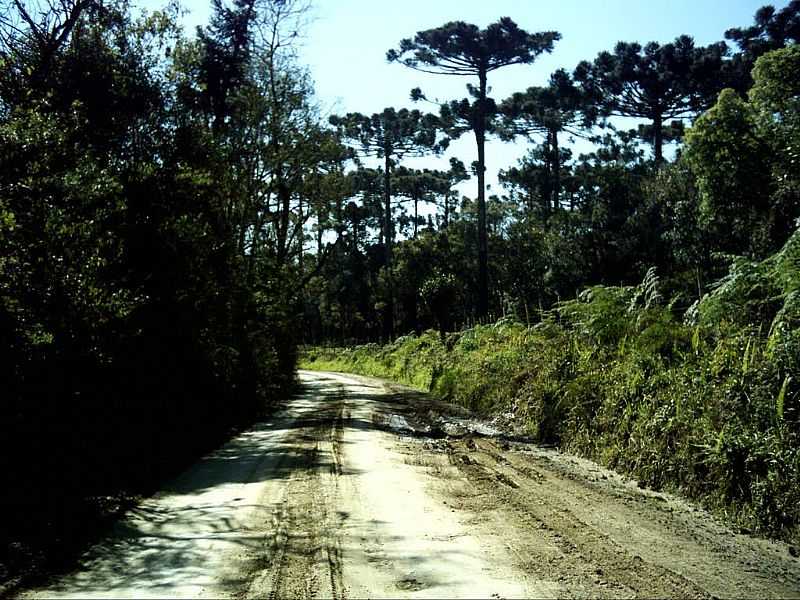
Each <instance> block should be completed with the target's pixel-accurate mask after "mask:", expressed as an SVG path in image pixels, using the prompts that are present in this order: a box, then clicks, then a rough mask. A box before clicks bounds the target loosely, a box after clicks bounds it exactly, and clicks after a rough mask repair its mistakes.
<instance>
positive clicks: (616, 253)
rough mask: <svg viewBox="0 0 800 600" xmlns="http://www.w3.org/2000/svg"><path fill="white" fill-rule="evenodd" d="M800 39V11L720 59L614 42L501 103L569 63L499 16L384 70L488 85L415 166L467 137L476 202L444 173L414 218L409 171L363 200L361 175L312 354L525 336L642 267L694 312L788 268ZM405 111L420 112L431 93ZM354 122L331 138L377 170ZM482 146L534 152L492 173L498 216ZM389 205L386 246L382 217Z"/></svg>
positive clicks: (395, 174)
mask: <svg viewBox="0 0 800 600" xmlns="http://www.w3.org/2000/svg"><path fill="white" fill-rule="evenodd" d="M798 27H800V2H798V1H797V0H794V1H793V2H790V3H789V5H788V6H786V7H785V8H783V9H780V10H777V9H774V8H772V7H769V6H767V7H764V8H762V9H760V10H759V11H758V12H757V13H756V15H755V22H754V24H753V25H752V26H750V27H743V28H737V29H731V30H729V31H727V32H725V38H726V40H727V41H721V42H717V43H713V44H710V45H708V46H702V47H701V46H698V45H696V44H695V42H694V40H693V39H692V38H691V37H690V36H688V35H681V36H678V37H677V38H676V39H675V40H674V41H673V42H670V43H666V44H658V43H655V42H651V43H648V44H644V45H642V44H640V43H638V42H620V43H618V44H617V45H616V46H615V47H614V48H613V49H612V50H610V51H604V52H600V53H599V54H598V55H597V56H596V57H595V58H593V59H591V60H586V61H583V62H581V63H580V64H578V65H577V66H576V67H575V68H574V70H573V71H572V72H569V71H567V70H565V69H559V70H558V71H556V72H555V73H553V75H552V77H551V78H550V80H549V82H548V83H547V84H546V85H544V86H528V87H526V86H524V85H523V86H520V87H522V88H523V89H524V91H520V92H518V93H515V94H512V95H511V96H510V97H508V98H506V99H503V100H495V99H493V98H491V97H490V96H489V88H488V84H487V77H488V75H489V74H490V73H491V72H492V71H493V70H495V69H498V68H501V67H504V66H506V65H512V64H529V63H531V62H533V61H534V60H535V59H536V57H537V56H539V55H540V54H542V53H543V52H555V53H557V52H558V40H559V39H560V35H559V34H558V33H557V32H540V33H528V32H525V31H523V30H522V29H520V28H519V27H518V26H517V25H516V24H515V23H514V22H513V21H512V20H511V19H508V18H503V19H500V20H499V21H498V22H497V23H494V24H492V25H490V26H488V27H487V28H486V29H479V28H477V27H476V26H474V25H470V24H467V23H463V22H452V23H447V24H445V25H443V26H442V27H439V28H436V29H431V30H426V31H420V32H418V33H417V34H416V35H415V36H414V37H413V38H408V39H404V40H402V41H401V42H400V44H399V46H398V47H397V48H396V49H392V50H390V51H389V52H388V54H387V59H388V61H389V62H390V63H395V64H398V63H399V64H400V65H404V66H407V67H410V68H412V69H415V70H417V71H420V72H422V73H431V74H445V75H448V74H449V75H461V76H474V78H475V80H476V81H475V83H473V82H470V83H468V84H467V89H468V92H469V94H470V97H469V98H467V99H464V100H455V101H446V102H441V103H438V102H437V103H438V106H437V108H438V110H436V111H434V113H433V114H431V115H429V117H428V124H429V127H430V128H431V131H430V132H429V134H428V135H429V142H430V143H429V145H428V146H417V147H416V149H417V151H418V152H426V151H431V150H430V149H432V147H433V144H434V139H436V140H439V141H438V142H437V143H438V144H439V147H438V148H439V150H441V149H442V148H445V149H446V147H447V142H448V140H450V139H455V138H456V137H459V136H460V135H462V134H463V133H466V132H469V133H471V135H474V136H475V139H476V142H477V154H476V156H477V160H476V161H475V162H474V163H473V164H472V166H471V174H472V175H474V176H476V178H477V180H478V190H477V195H476V196H475V197H472V198H470V197H467V196H463V197H461V198H454V194H453V191H452V190H453V188H452V186H453V185H454V184H455V183H457V182H458V181H462V180H463V179H465V178H467V176H468V173H467V169H464V170H463V171H462V172H461V173H460V174H459V173H458V172H457V170H456V171H453V172H451V173H450V174H449V175H447V174H443V173H441V174H437V175H436V177H435V178H436V179H437V180H438V182H439V183H438V186H439V187H438V190H440V191H434V189H435V188H437V186H436V185H434V186H433V187H431V182H429V183H427V184H424V185H427V186H428V187H427V189H428V190H430V191H428V192H427V198H428V201H429V202H432V203H433V204H432V206H434V207H435V208H434V212H433V214H432V215H431V214H429V215H427V216H426V218H420V217H419V214H418V211H417V210H416V203H418V199H415V196H414V195H411V196H408V195H404V194H405V193H407V192H402V193H401V192H400V190H401V188H402V187H403V185H406V186H407V184H408V181H409V180H408V172H407V170H406V169H405V168H404V167H402V166H401V165H400V164H399V161H396V160H394V159H392V158H391V154H389V153H387V152H384V153H383V154H381V156H384V157H385V165H384V166H383V182H381V180H380V179H377V178H372V179H370V180H369V183H368V184H367V185H365V181H366V180H365V178H364V176H363V174H364V173H366V172H369V169H366V168H365V167H363V166H362V165H361V164H356V165H354V166H355V170H354V176H353V179H352V180H351V184H352V188H351V191H352V196H351V199H350V201H351V202H353V203H354V206H358V207H360V208H361V209H363V210H364V211H366V213H364V214H365V215H366V214H370V215H372V219H373V221H370V220H369V219H368V218H365V217H364V216H362V215H361V213H359V215H358V217H357V218H359V219H362V218H365V220H363V221H362V223H363V229H361V230H359V231H360V233H359V234H358V236H356V237H351V236H350V234H349V233H348V232H350V231H354V229H353V227H352V223H351V222H350V221H349V219H351V218H354V215H355V214H356V213H355V212H354V211H352V210H351V211H348V212H342V213H341V215H342V217H343V218H344V220H345V221H346V222H345V223H341V224H340V225H339V228H338V230H337V231H338V232H339V233H340V235H339V236H338V237H337V239H344V238H347V239H348V240H349V243H344V242H342V243H339V244H337V245H336V248H335V251H334V254H333V255H332V256H331V260H330V261H328V263H327V264H326V265H324V266H323V268H322V270H321V271H320V273H319V275H318V276H316V277H313V278H312V280H311V286H310V287H309V288H308V291H309V293H308V294H307V295H306V308H305V314H306V317H307V320H306V324H307V327H306V329H305V341H307V342H321V341H329V342H333V343H342V342H353V341H375V340H379V339H384V340H385V339H387V337H391V332H394V335H399V334H405V333H409V332H412V331H417V332H419V331H421V330H423V329H426V328H429V327H440V326H441V327H445V328H447V329H452V328H455V327H458V326H462V325H464V324H468V323H474V322H476V321H485V320H487V319H488V320H491V319H495V318H499V317H501V316H507V315H513V316H515V317H516V318H519V319H521V320H522V321H524V322H528V323H532V322H536V321H537V320H538V319H539V318H540V315H541V314H542V311H546V310H548V309H549V308H551V307H553V306H554V305H555V304H556V303H558V302H559V301H563V300H568V299H570V298H574V297H575V296H576V294H577V293H579V292H580V291H581V290H582V289H583V288H585V287H586V286H590V285H595V284H606V285H631V284H635V283H637V282H639V281H641V280H642V278H643V277H644V275H645V273H646V272H647V270H648V269H649V268H650V267H656V269H657V272H658V273H659V276H660V277H661V279H662V281H663V282H664V285H666V287H667V292H668V293H669V294H670V295H671V297H674V298H675V306H676V307H683V308H686V307H687V306H689V305H690V304H691V303H692V302H694V301H696V300H698V299H699V298H700V297H701V296H702V295H703V294H704V293H706V292H707V291H708V290H709V288H708V286H709V285H710V284H711V283H712V282H713V281H715V280H716V279H717V278H718V277H720V276H721V275H722V274H724V273H725V272H726V271H727V266H728V265H729V264H730V257H732V256H745V257H748V258H750V259H763V258H765V257H766V256H768V255H769V254H771V253H773V252H775V251H777V250H778V249H779V248H781V247H782V245H783V244H784V243H785V242H786V240H787V239H788V238H789V236H790V235H791V233H792V232H793V231H794V230H795V229H796V227H797V224H798V222H797V219H798V218H800V197H799V196H798V179H797V173H798V172H800V169H798V168H797V167H798V164H797V162H796V160H797V157H796V150H797V147H798V145H797V144H798V137H797V128H796V122H795V121H796V118H797V116H796V115H797V108H798V107H797V103H796V98H797V93H798V81H797V76H796V72H797V67H796V60H797V52H798V50H797V48H798V46H797V42H798V36H800V30H799V29H798ZM424 76H425V75H421V77H424ZM453 79H454V80H457V79H458V78H457V77H454V78H453ZM476 83H477V85H476ZM411 97H412V99H413V100H417V101H427V98H426V97H425V94H424V92H423V91H422V89H421V88H415V89H414V90H412V91H411ZM437 103H434V104H437ZM429 104H430V103H429ZM387 111H388V112H387ZM387 111H384V113H383V114H384V115H386V114H394V113H395V110H394V109H387ZM378 116H379V115H378V114H376V115H373V117H372V119H373V121H374V120H375V119H376V118H377V117H378ZM354 118H355V117H354V116H353V115H348V116H347V117H343V118H338V117H335V118H333V119H332V122H333V123H334V124H336V125H338V126H339V130H340V132H341V133H343V135H344V137H343V141H344V142H345V143H348V144H350V145H351V146H352V148H353V149H354V150H355V151H357V152H361V153H363V152H368V151H369V150H370V148H373V147H374V145H373V144H374V141H375V140H374V139H367V138H365V137H364V133H363V132H361V133H359V134H356V132H354V131H353V129H352V127H351V128H350V130H349V131H348V130H347V128H343V124H345V123H349V122H352V120H353V119H354ZM359 118H361V119H363V122H364V123H367V120H366V117H359ZM435 128H438V130H439V131H440V132H441V133H440V134H439V136H437V135H435V134H434V133H433V131H432V129H435ZM393 135H395V134H393ZM396 135H397V137H396V138H393V139H396V140H397V142H398V143H399V142H400V140H401V139H402V138H400V137H399V134H396ZM489 135H495V136H497V137H498V138H500V139H503V140H513V139H526V140H529V143H530V144H531V146H530V150H529V152H528V154H527V155H526V156H525V157H524V158H523V159H521V160H520V161H519V164H517V165H515V166H510V167H507V168H505V169H503V170H501V171H500V173H499V179H500V182H501V185H502V187H503V190H502V192H501V193H500V194H496V195H491V196H489V197H488V198H487V197H486V186H485V185H484V184H485V181H484V176H483V175H484V172H485V169H486V164H487V162H490V161H491V157H489V158H488V161H487V157H486V156H485V151H484V143H485V140H486V139H487V137H488V136H489ZM576 139H581V140H583V142H582V144H581V146H580V147H581V148H586V149H587V150H585V151H584V152H583V153H581V154H579V155H577V156H576V155H575V152H574V150H573V147H570V144H569V143H568V142H570V141H573V140H576ZM587 141H588V143H587ZM381 143H385V141H382V142H381ZM357 173H361V174H362V175H356V174H357ZM429 178H430V176H429ZM395 181H396V182H397V183H393V182H395ZM403 181H405V184H403V183H401V182H403ZM419 184H420V185H423V183H422V181H420V182H419ZM405 189H408V188H407V187H406V188H405ZM420 189H421V188H420ZM381 192H383V194H384V214H383V215H382V217H380V219H382V221H380V222H381V223H382V231H381V230H379V229H376V223H377V222H378V221H375V219H378V218H379V217H378V216H377V213H376V212H375V210H376V209H377V205H376V204H375V202H374V200H371V198H375V197H376V194H380V193H381ZM419 197H423V196H419ZM409 199H411V200H414V202H415V204H414V206H415V210H414V211H413V213H412V215H410V216H409V215H408V214H407V211H408V210H409V206H410V204H409V202H408V201H409ZM390 208H391V211H390V210H389V209H390ZM409 223H411V225H412V226H411V227H410V228H408V224H409ZM393 224H394V225H393ZM395 225H396V226H398V227H401V228H402V227H404V226H405V227H406V230H405V231H403V235H402V238H404V239H397V240H396V239H395V238H394V237H388V236H389V235H390V234H389V233H388V232H390V231H393V230H394V227H395ZM391 235H392V236H393V235H394V234H391ZM389 245H392V246H393V249H392V250H391V254H387V252H386V251H385V249H386V248H388V246H389ZM390 256H391V259H390V258H389V257H390ZM443 324H446V325H443Z"/></svg>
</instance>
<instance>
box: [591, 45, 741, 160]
mask: <svg viewBox="0 0 800 600" xmlns="http://www.w3.org/2000/svg"><path fill="white" fill-rule="evenodd" d="M726 52H727V47H726V46H725V44H724V43H723V42H720V43H718V44H712V45H710V46H707V47H696V46H695V45H694V40H693V39H692V38H691V37H690V36H688V35H683V36H680V37H678V38H676V39H675V41H674V42H671V43H669V44H664V45H663V46H662V45H660V44H657V43H656V42H650V43H649V44H647V45H645V46H642V45H641V44H638V43H636V42H632V43H631V42H619V43H618V44H617V45H616V47H615V48H614V52H613V53H611V52H601V53H600V54H598V55H597V58H595V59H594V61H593V62H591V63H590V62H588V61H583V62H581V63H580V64H579V65H578V66H577V68H576V69H575V79H576V80H577V81H578V82H580V84H581V85H582V86H583V89H584V90H585V91H586V93H588V94H591V95H593V96H595V97H596V98H598V99H599V108H600V110H601V111H602V112H603V113H605V114H606V115H616V116H624V117H636V118H643V119H648V120H649V121H650V122H651V123H652V133H653V137H652V142H651V143H652V145H653V154H654V157H655V161H656V163H657V164H660V163H662V162H663V159H664V155H663V143H664V123H665V122H666V121H667V120H668V119H680V118H685V117H689V116H692V115H696V114H698V113H699V112H701V111H702V110H704V109H706V108H708V107H709V106H710V105H711V104H713V102H714V100H715V99H716V95H717V93H718V92H719V87H720V84H719V81H718V75H719V73H720V70H721V68H722V58H723V56H724V55H725V53H726Z"/></svg>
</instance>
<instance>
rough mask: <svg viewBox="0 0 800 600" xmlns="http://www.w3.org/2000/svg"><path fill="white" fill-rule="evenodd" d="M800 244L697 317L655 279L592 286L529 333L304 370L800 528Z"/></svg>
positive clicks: (755, 524) (509, 328)
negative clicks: (397, 388) (396, 384)
mask: <svg viewBox="0 0 800 600" xmlns="http://www.w3.org/2000/svg"><path fill="white" fill-rule="evenodd" d="M798 247H800V234H797V233H796V234H795V235H794V236H793V237H792V238H791V239H790V240H789V242H788V243H787V244H786V246H785V247H784V248H783V249H782V250H781V251H780V252H778V253H777V254H776V255H774V256H773V257H771V258H769V259H767V260H765V261H762V262H745V261H737V262H734V263H733V265H732V266H731V269H730V272H729V274H728V275H727V276H726V277H725V278H723V279H722V280H721V281H720V282H719V283H718V284H717V286H716V287H715V288H714V290H713V291H712V292H711V293H710V294H708V295H707V296H705V297H704V298H703V299H702V300H701V301H700V302H699V303H698V304H696V305H695V306H693V307H692V308H691V309H690V311H689V312H688V314H687V315H678V314H675V311H674V309H673V307H672V306H671V305H670V304H667V303H665V302H664V299H663V298H662V297H661V294H660V292H659V289H660V283H659V280H658V277H657V275H656V273H655V272H654V271H653V270H650V271H648V273H647V275H646V277H645V279H644V281H643V282H642V283H641V284H640V285H638V286H630V287H604V286H596V287H593V288H591V289H589V290H587V291H586V292H584V293H583V294H581V295H580V296H579V297H578V298H577V299H576V300H573V301H570V302H565V303H562V304H560V305H558V307H557V308H556V309H555V310H554V311H552V312H551V313H550V314H549V315H548V316H547V318H546V319H545V320H544V321H543V322H542V323H539V324H537V325H536V326H534V327H530V328H528V327H525V326H523V325H521V324H519V323H517V322H514V321H513V320H503V321H500V322H498V323H495V324H493V325H480V326H477V327H474V328H472V329H469V330H466V331H463V332H460V333H456V334H450V335H449V336H448V337H447V338H446V339H445V341H444V343H442V342H441V341H440V340H439V337H438V336H437V335H436V333H435V332H432V331H431V332H426V333H424V334H423V335H421V336H419V337H416V336H407V337H403V338H400V339H398V340H396V341H395V342H394V343H393V344H391V345H389V346H384V347H380V346H377V345H369V346H360V347H355V348H349V349H337V348H329V349H321V348H313V349H309V350H307V351H306V352H305V354H304V356H303V357H302V359H301V362H302V364H303V366H305V367H306V368H316V369H333V370H339V371H348V372H356V373H362V374H365V375H373V376H379V377H387V378H390V379H394V380H397V381H401V382H404V383H408V384H410V385H413V386H414V387H417V388H418V389H423V390H428V391H430V392H431V393H432V394H434V395H435V396H436V397H438V398H441V399H446V400H450V401H454V402H456V403H459V404H461V405H463V406H466V407H468V408H470V409H472V410H475V411H476V412H478V413H481V414H485V415H488V414H491V413H497V412H508V411H510V412H511V413H512V414H513V415H514V418H515V419H516V420H517V422H518V423H520V424H522V425H524V427H525V429H527V431H528V432H529V433H530V435H532V436H534V438H535V439H537V440H539V441H540V442H543V443H557V444H559V445H560V446H561V447H563V448H565V449H568V450H570V451H573V452H576V453H578V454H581V455H584V456H587V457H590V458H592V459H594V460H597V461H599V462H601V463H602V464H604V465H607V466H609V467H612V468H615V469H617V470H619V471H621V472H623V473H626V474H628V475H630V476H632V477H634V478H636V479H637V480H638V481H640V482H642V484H646V485H649V486H651V487H653V488H656V489H660V488H670V489H674V490H678V491H681V492H682V493H684V494H686V495H687V496H689V497H692V498H696V499H699V500H701V501H702V502H703V503H704V504H705V505H706V506H708V507H709V508H711V509H714V510H717V511H718V512H720V513H722V514H725V515H727V516H728V517H729V518H730V519H731V520H732V521H734V522H736V523H740V524H742V525H746V526H747V527H749V528H752V529H754V530H755V531H758V532H761V533H764V534H770V535H774V536H779V537H782V538H786V539H797V536H798V523H799V522H800V444H799V443H798V442H800V410H799V407H798V403H799V400H800V389H799V388H798V384H797V382H798V376H800V332H798V329H797V322H798V321H797V318H798V312H797V307H798V300H797V294H798V287H800V284H799V283H798V281H800V269H798V266H799V265H800V262H799V261H798V250H797V248H798Z"/></svg>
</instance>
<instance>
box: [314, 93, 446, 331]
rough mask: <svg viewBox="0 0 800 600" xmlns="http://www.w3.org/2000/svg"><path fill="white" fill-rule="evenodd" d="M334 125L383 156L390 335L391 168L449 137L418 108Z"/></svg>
mask: <svg viewBox="0 0 800 600" xmlns="http://www.w3.org/2000/svg"><path fill="white" fill-rule="evenodd" d="M330 122H331V125H333V126H335V127H337V128H338V129H339V132H340V134H341V135H342V137H344V138H346V139H349V140H352V141H353V142H355V143H356V144H357V146H358V150H359V151H360V153H361V154H362V155H364V156H374V157H377V158H382V159H383V163H384V167H383V201H384V209H385V215H384V236H385V237H384V239H385V247H386V272H387V274H388V275H389V286H390V289H389V293H388V298H387V307H386V317H385V321H384V332H385V334H386V335H387V337H391V336H392V335H393V333H394V331H393V330H394V325H393V321H394V317H393V315H394V307H393V300H392V290H391V266H392V242H393V237H394V236H393V232H394V228H393V226H392V182H391V169H392V166H393V164H394V163H395V162H397V161H399V160H400V159H402V158H403V157H405V156H424V155H425V154H429V153H432V152H440V151H442V150H443V149H444V148H445V147H446V145H447V144H446V140H438V141H437V133H438V131H439V119H438V117H436V115H432V114H424V113H422V112H420V111H419V110H408V109H406V108H403V109H400V110H395V109H394V108H385V109H383V112H380V113H375V114H373V115H372V116H367V115H362V114H361V113H348V114H347V115H345V116H344V117H338V116H332V117H331V118H330Z"/></svg>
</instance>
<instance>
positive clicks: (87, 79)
mask: <svg viewBox="0 0 800 600" xmlns="http://www.w3.org/2000/svg"><path fill="white" fill-rule="evenodd" d="M212 8H213V11H212V12H213V14H212V19H211V22H210V23H209V24H208V25H207V26H205V27H202V28H200V29H199V30H198V31H197V33H196V35H194V36H186V35H185V34H183V33H182V31H181V29H180V27H179V12H178V8H177V6H175V7H172V8H170V9H167V10H165V11H162V12H154V13H151V14H149V15H145V16H142V17H138V18H136V17H134V16H133V13H132V12H131V9H130V7H129V5H128V3H126V2H124V1H122V0H120V1H119V2H114V1H112V2H99V1H95V0H64V1H63V2H35V1H31V2H22V1H17V0H9V1H8V2H4V3H3V4H2V6H0V14H2V16H0V247H1V248H2V252H0V379H2V381H3V391H2V395H1V396H2V398H1V399H0V469H2V471H3V473H4V478H5V481H6V482H7V485H3V486H2V491H0V505H2V506H3V508H4V524H3V527H2V528H1V529H0V530H1V531H2V533H1V534H0V571H2V572H0V579H2V578H4V577H6V576H8V575H9V572H12V573H13V571H14V565H15V564H23V563H26V561H29V559H30V557H31V556H32V555H36V553H37V552H39V551H41V550H42V548H46V547H48V546H50V545H53V544H55V545H56V546H58V544H60V543H61V542H63V541H69V540H70V539H74V538H76V537H81V535H80V532H81V531H83V530H84V529H85V528H87V527H88V528H91V525H90V521H86V520H85V519H84V518H83V517H84V516H85V515H87V514H88V515H97V514H98V512H102V510H98V507H100V509H103V510H105V509H104V508H103V507H106V508H108V507H113V506H115V505H117V504H118V503H119V500H120V498H124V497H129V496H130V495H131V494H136V493H142V492H146V491H147V490H149V489H151V486H153V485H154V484H155V483H156V482H158V481H159V480H160V479H161V478H163V477H164V476H165V475H167V474H169V473H172V472H173V471H174V470H175V468H176V467H179V466H180V465H181V464H182V462H183V461H185V460H188V459H189V458H192V457H196V456H197V455H198V453H199V452H201V451H204V450H206V449H208V448H210V447H212V446H213V445H214V444H216V443H218V442H219V441H220V440H221V439H222V438H223V437H224V436H226V435H228V434H229V433H230V431H231V430H234V429H235V428H237V427H240V426H242V425H243V424H246V423H248V422H250V421H251V420H252V419H253V418H254V417H255V416H257V415H258V414H261V413H262V412H263V410H264V409H265V408H266V407H267V406H269V404H270V403H274V402H276V401H277V400H278V399H280V397H282V395H284V394H285V393H287V391H288V390H289V388H290V387H291V385H292V382H293V370H294V355H295V351H294V348H295V344H296V337H297V336H296V331H297V329H296V327H295V325H294V323H293V319H294V318H295V316H296V314H298V313H300V312H302V304H301V303H300V298H301V294H300V291H301V289H302V287H303V285H304V284H305V280H307V279H308V278H309V276H310V273H311V272H313V271H312V270H310V269H305V268H304V266H303V261H302V256H303V248H302V244H303V242H304V236H303V230H304V229H303V228H304V225H305V223H306V222H307V221H308V219H309V215H310V214H312V212H313V213H314V214H315V215H317V216H320V215H324V214H325V210H326V207H327V206H330V205H331V204H333V201H332V200H331V199H332V198H335V197H337V196H338V195H340V193H341V192H340V188H341V184H340V183H337V182H338V180H339V179H340V178H341V177H342V175H341V165H342V161H343V160H344V158H345V156H346V149H345V148H344V147H343V146H342V145H341V144H339V143H338V141H337V139H336V137H335V135H334V133H333V132H332V131H331V130H329V128H328V127H327V126H326V125H325V124H324V123H323V122H321V121H320V119H319V116H318V114H317V111H316V109H315V107H314V104H313V95H312V89H311V86H310V84H309V81H308V77H307V75H306V73H305V72H304V70H303V69H302V68H301V66H300V65H299V64H298V63H297V60H296V57H295V50H294V47H293V38H294V36H296V35H297V34H296V33H295V32H296V31H297V30H298V27H299V26H300V25H301V24H302V23H301V22H302V20H303V18H304V11H305V8H304V6H303V5H302V4H301V3H299V2H295V1H293V0H286V1H274V2H273V1H271V0H236V1H235V2H234V3H233V4H223V2H222V0H214V2H213V5H212ZM324 253H325V248H324V247H323V248H322V249H321V252H320V253H319V254H318V256H319V257H321V256H322V255H323V254H324ZM60 553H61V552H60V551H58V552H56V553H55V554H60ZM9 569H10V571H9Z"/></svg>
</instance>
